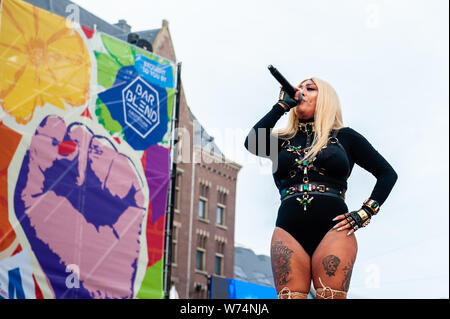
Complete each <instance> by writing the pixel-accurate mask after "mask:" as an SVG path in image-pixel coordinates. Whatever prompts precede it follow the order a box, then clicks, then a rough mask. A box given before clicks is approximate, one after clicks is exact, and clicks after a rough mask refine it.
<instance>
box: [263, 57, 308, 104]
mask: <svg viewBox="0 0 450 319" xmlns="http://www.w3.org/2000/svg"><path fill="white" fill-rule="evenodd" d="M268 68H269V71H270V73H272V75H273V76H274V77H275V79H276V80H277V81H278V82H279V83H280V84H281V91H280V96H279V100H278V103H279V104H281V105H282V106H283V108H284V109H285V110H286V111H289V110H290V109H291V108H293V107H295V106H297V105H298V104H299V103H300V102H301V100H302V93H300V95H299V97H298V99H296V98H295V95H296V93H297V89H296V88H294V87H293V86H292V85H291V84H290V83H289V82H288V81H287V80H286V78H285V77H284V76H283V75H282V74H281V73H280V72H279V71H278V70H277V69H276V68H275V67H273V66H272V65H269V67H268Z"/></svg>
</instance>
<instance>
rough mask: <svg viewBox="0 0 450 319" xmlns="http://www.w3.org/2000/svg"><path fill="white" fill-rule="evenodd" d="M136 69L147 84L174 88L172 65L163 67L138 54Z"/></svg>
mask: <svg viewBox="0 0 450 319" xmlns="http://www.w3.org/2000/svg"><path fill="white" fill-rule="evenodd" d="M134 67H135V68H136V70H137V71H138V73H139V75H140V76H141V77H142V78H144V79H145V80H146V81H147V82H149V83H152V84H156V85H158V86H160V87H163V88H173V87H174V81H173V71H172V67H171V66H170V65H163V64H160V63H158V62H156V61H153V60H150V59H149V58H147V57H146V56H144V55H142V54H140V53H138V54H137V55H136V60H135V62H134Z"/></svg>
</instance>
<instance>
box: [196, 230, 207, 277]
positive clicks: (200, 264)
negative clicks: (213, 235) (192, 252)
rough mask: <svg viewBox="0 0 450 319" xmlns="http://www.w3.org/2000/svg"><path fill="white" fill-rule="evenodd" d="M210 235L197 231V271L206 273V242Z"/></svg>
mask: <svg viewBox="0 0 450 319" xmlns="http://www.w3.org/2000/svg"><path fill="white" fill-rule="evenodd" d="M208 236H209V235H208V233H207V232H205V231H202V230H197V255H196V260H195V269H196V270H199V271H205V270H206V266H205V259H206V257H205V256H206V242H207V239H208Z"/></svg>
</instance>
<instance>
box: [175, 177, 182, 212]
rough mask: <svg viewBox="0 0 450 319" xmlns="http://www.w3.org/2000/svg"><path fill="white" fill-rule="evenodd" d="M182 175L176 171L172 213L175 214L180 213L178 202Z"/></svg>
mask: <svg viewBox="0 0 450 319" xmlns="http://www.w3.org/2000/svg"><path fill="white" fill-rule="evenodd" d="M182 176H183V173H182V172H181V171H177V176H176V177H175V194H174V196H175V198H174V204H173V205H174V207H173V208H174V211H175V212H176V213H179V212H180V200H181V178H182Z"/></svg>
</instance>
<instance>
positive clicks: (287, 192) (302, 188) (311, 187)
mask: <svg viewBox="0 0 450 319" xmlns="http://www.w3.org/2000/svg"><path fill="white" fill-rule="evenodd" d="M314 194H318V195H328V196H334V197H338V198H341V199H345V190H340V189H337V188H334V187H331V186H329V185H326V184H323V183H308V184H297V185H294V186H291V187H287V188H285V189H283V190H281V192H280V195H281V198H280V199H281V200H282V201H283V200H286V199H288V198H290V197H294V196H299V195H306V197H305V196H304V197H305V200H307V197H310V198H311V196H309V195H314ZM311 199H312V198H311ZM309 201H310V200H309Z"/></svg>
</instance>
